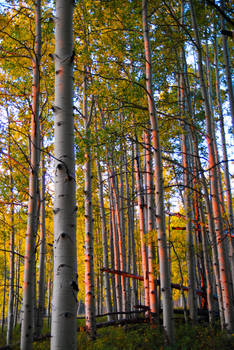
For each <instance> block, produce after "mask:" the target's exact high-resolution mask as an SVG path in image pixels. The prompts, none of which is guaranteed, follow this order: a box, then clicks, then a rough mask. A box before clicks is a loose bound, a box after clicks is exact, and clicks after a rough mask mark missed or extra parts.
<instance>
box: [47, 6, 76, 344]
mask: <svg viewBox="0 0 234 350" xmlns="http://www.w3.org/2000/svg"><path fill="white" fill-rule="evenodd" d="M73 6H74V4H73V1H72V0H57V1H56V15H55V23H56V27H55V54H54V58H55V105H54V111H55V200H54V282H53V297H52V325H51V350H58V349H59V350H65V349H66V350H67V349H71V350H75V349H77V346H76V337H77V333H76V328H77V324H76V311H77V298H76V294H77V291H78V285H77V260H76V211H77V207H76V181H75V157H74V118H73V57H74V52H73V44H72V41H73V38H72V33H73V30H72V23H73Z"/></svg>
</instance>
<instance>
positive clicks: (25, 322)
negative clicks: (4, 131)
mask: <svg viewBox="0 0 234 350" xmlns="http://www.w3.org/2000/svg"><path fill="white" fill-rule="evenodd" d="M35 6H36V9H35V57H33V84H32V116H31V142H30V144H31V147H30V153H31V157H30V174H29V200H28V220H27V232H26V239H25V259H24V282H23V307H22V310H23V318H22V326H21V349H22V350H30V349H32V342H33V332H34V329H33V323H34V311H35V310H34V302H35V294H34V283H33V281H35V240H36V234H37V232H36V230H37V220H38V211H37V209H38V207H37V199H38V169H39V147H40V127H39V94H40V59H41V1H40V0H37V1H36V3H35Z"/></svg>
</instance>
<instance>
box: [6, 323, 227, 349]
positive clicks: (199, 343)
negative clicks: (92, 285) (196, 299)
mask: <svg viewBox="0 0 234 350" xmlns="http://www.w3.org/2000/svg"><path fill="white" fill-rule="evenodd" d="M78 322H79V326H82V324H83V322H81V321H78ZM81 329H82V328H81ZM43 333H44V334H46V333H47V334H48V329H46V328H45V329H44V332H43ZM18 341H19V329H18V330H16V332H15V335H14V343H17V342H18ZM4 344H5V342H4V336H3V335H1V336H0V347H1V346H4ZM19 348H20V347H19V345H16V346H13V347H11V349H15V350H18V349H19ZM33 349H34V350H49V349H50V341H49V339H48V338H46V339H43V340H41V341H37V342H34V346H33ZM77 349H78V350H154V349H155V350H200V349H202V350H231V349H234V334H233V335H232V336H227V334H225V333H224V332H222V331H221V330H220V327H219V325H218V324H216V325H215V326H214V327H210V326H209V325H208V324H207V323H205V322H203V323H200V324H198V325H196V326H192V325H191V324H186V325H185V324H181V323H179V324H177V323H176V329H175V345H174V346H173V347H166V346H164V341H163V331H162V327H161V326H156V328H152V327H151V326H150V325H149V324H136V325H134V324H131V325H127V326H126V325H125V326H111V327H105V328H100V329H98V335H97V339H96V340H95V341H91V340H89V339H88V338H87V335H86V333H85V331H80V332H78V333H77ZM68 350H69V349H68Z"/></svg>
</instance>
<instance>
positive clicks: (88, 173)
mask: <svg viewBox="0 0 234 350" xmlns="http://www.w3.org/2000/svg"><path fill="white" fill-rule="evenodd" d="M87 87H88V86H87V70H86V67H85V68H84V95H83V116H84V118H85V133H86V142H87V144H86V149H85V189H84V193H85V319H86V322H85V324H86V331H87V333H88V335H89V337H90V338H91V339H95V338H96V315H95V313H96V312H95V295H94V262H93V208H92V170H91V162H92V159H91V146H90V142H91V139H90V123H91V114H90V115H88V100H87Z"/></svg>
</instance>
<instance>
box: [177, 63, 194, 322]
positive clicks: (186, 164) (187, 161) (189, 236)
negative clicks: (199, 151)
mask: <svg viewBox="0 0 234 350" xmlns="http://www.w3.org/2000/svg"><path fill="white" fill-rule="evenodd" d="M181 58H182V59H181V61H182V62H181V65H182V72H181V75H180V84H179V96H180V98H179V104H180V110H181V112H182V113H181V118H182V119H184V118H186V117H185V116H186V111H185V94H184V84H183V77H182V74H184V73H185V72H184V69H183V66H184V65H183V57H181ZM182 127H183V133H182V135H181V150H182V160H183V173H184V206H185V216H186V246H187V249H186V260H187V268H188V305H189V315H190V319H191V320H192V322H196V321H197V301H196V278H195V253H194V241H193V224H192V194H191V187H192V180H191V176H192V164H191V163H192V160H191V156H190V155H191V153H192V152H191V148H190V140H189V130H188V124H187V121H186V120H185V121H184V122H183V123H182Z"/></svg>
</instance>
